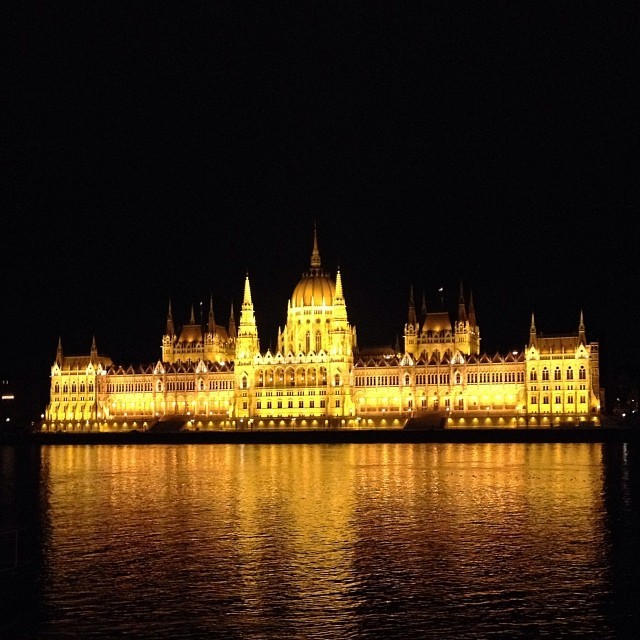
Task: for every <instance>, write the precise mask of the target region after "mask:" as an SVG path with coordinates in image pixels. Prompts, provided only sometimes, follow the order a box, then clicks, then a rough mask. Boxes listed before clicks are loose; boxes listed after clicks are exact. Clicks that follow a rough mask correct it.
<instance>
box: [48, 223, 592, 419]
mask: <svg viewBox="0 0 640 640" xmlns="http://www.w3.org/2000/svg"><path fill="white" fill-rule="evenodd" d="M600 395H601V390H600V388H599V361H598V343H597V342H587V339H586V332H585V325H584V321H583V317H582V313H581V314H580V318H579V322H578V330H577V332H575V333H574V334H568V335H564V336H556V337H547V336H544V337H543V336H539V335H538V333H537V330H536V326H535V322H534V318H533V316H532V317H531V327H530V332H529V341H528V345H527V348H526V350H524V351H522V352H510V353H506V354H504V355H503V354H499V353H496V354H494V355H488V354H486V353H482V352H481V350H480V328H479V326H478V324H477V321H476V314H475V310H474V305H473V299H470V300H469V301H468V303H467V302H466V301H465V299H464V295H463V291H462V287H461V290H460V297H459V302H458V310H457V317H456V319H455V321H453V322H452V319H451V317H450V315H449V313H448V312H443V311H438V312H431V313H428V312H427V310H426V307H425V305H424V303H423V305H422V309H421V312H420V313H418V312H417V311H416V307H415V304H414V299H413V291H412V290H411V292H410V296H409V312H408V317H407V322H406V324H405V326H404V349H401V350H400V349H397V348H396V349H391V348H388V349H360V348H359V346H358V343H357V337H356V329H355V327H353V326H352V325H351V324H350V323H349V320H348V315H347V306H346V301H345V297H344V293H343V286H342V276H341V273H340V270H338V271H337V274H336V277H335V280H334V279H333V278H332V277H331V275H330V274H329V273H328V272H326V271H325V270H324V269H323V268H322V265H321V260H320V253H319V251H318V242H317V235H316V233H315V231H314V238H313V250H312V254H311V265H310V269H309V271H307V272H305V273H304V274H303V275H302V278H301V279H300V281H299V282H298V284H297V285H296V287H295V289H294V291H293V295H292V296H291V298H290V299H289V302H288V305H287V321H286V325H285V327H284V329H283V330H282V331H280V330H279V333H278V337H277V349H276V351H275V352H271V350H269V349H268V350H266V351H261V349H260V342H259V338H258V329H257V326H256V321H255V314H254V308H253V302H252V298H251V287H250V282H249V276H248V275H247V276H246V278H245V282H244V294H243V301H242V308H241V311H240V318H239V322H238V325H237V328H236V323H235V318H234V313H233V307H231V314H230V321H229V324H228V326H227V327H222V326H220V325H218V324H216V319H215V316H214V312H213V301H212V300H210V302H209V314H208V319H207V322H206V323H199V322H196V321H195V317H194V313H193V309H192V310H191V317H190V320H189V322H188V323H187V324H185V325H184V326H183V327H182V329H181V331H180V333H179V334H178V333H177V332H176V330H175V327H174V320H173V313H172V309H171V304H169V311H168V316H167V328H166V332H165V335H164V336H163V338H162V358H161V359H160V360H158V361H157V362H156V363H154V364H153V363H152V364H149V365H147V366H142V367H138V368H135V369H134V368H133V367H128V368H125V367H123V366H118V365H115V364H114V363H113V362H112V361H111V359H110V358H108V357H105V356H100V355H98V351H97V349H96V344H95V339H94V341H93V344H92V346H91V350H90V353H89V355H88V356H65V355H64V354H63V350H62V343H61V341H59V343H58V350H57V353H56V359H55V362H54V364H53V366H52V369H51V397H50V403H49V405H48V406H47V409H46V414H45V418H44V420H43V421H42V423H41V429H42V430H44V431H57V430H65V431H123V430H131V429H138V430H147V429H158V428H161V427H162V426H163V425H166V426H169V425H172V426H173V428H187V429H201V430H206V429H240V428H243V429H245V428H254V429H255V428H326V427H330V428H341V427H344V428H364V427H367V428H380V427H402V426H403V425H404V424H405V423H406V421H407V420H408V419H409V418H414V419H418V420H420V419H422V420H423V421H425V422H429V421H431V422H433V424H445V425H447V426H449V427H456V426H466V427H469V426H477V427H482V426H508V427H528V426H553V425H560V424H567V423H574V424H579V423H590V424H596V425H599V424H600V406H601V402H600Z"/></svg>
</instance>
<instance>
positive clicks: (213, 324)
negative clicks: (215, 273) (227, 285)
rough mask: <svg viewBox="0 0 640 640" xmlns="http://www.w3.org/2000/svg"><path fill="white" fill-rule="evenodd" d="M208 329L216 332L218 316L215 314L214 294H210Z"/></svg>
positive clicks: (213, 332) (210, 331)
mask: <svg viewBox="0 0 640 640" xmlns="http://www.w3.org/2000/svg"><path fill="white" fill-rule="evenodd" d="M207 331H208V332H209V333H212V334H215V332H216V318H215V316H214V315H213V295H209V320H208V321H207Z"/></svg>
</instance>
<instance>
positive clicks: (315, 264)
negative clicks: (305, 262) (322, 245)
mask: <svg viewBox="0 0 640 640" xmlns="http://www.w3.org/2000/svg"><path fill="white" fill-rule="evenodd" d="M311 268H312V269H319V268H320V252H319V251H318V232H317V230H316V223H315V222H314V223H313V251H312V253H311Z"/></svg>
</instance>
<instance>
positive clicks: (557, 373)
mask: <svg viewBox="0 0 640 640" xmlns="http://www.w3.org/2000/svg"><path fill="white" fill-rule="evenodd" d="M553 379H554V380H562V375H561V374H560V367H556V370H555V371H554V372H553Z"/></svg>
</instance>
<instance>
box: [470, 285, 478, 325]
mask: <svg viewBox="0 0 640 640" xmlns="http://www.w3.org/2000/svg"><path fill="white" fill-rule="evenodd" d="M469 324H470V325H471V326H472V327H476V326H477V325H476V310H475V307H474V306H473V291H470V292H469Z"/></svg>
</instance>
